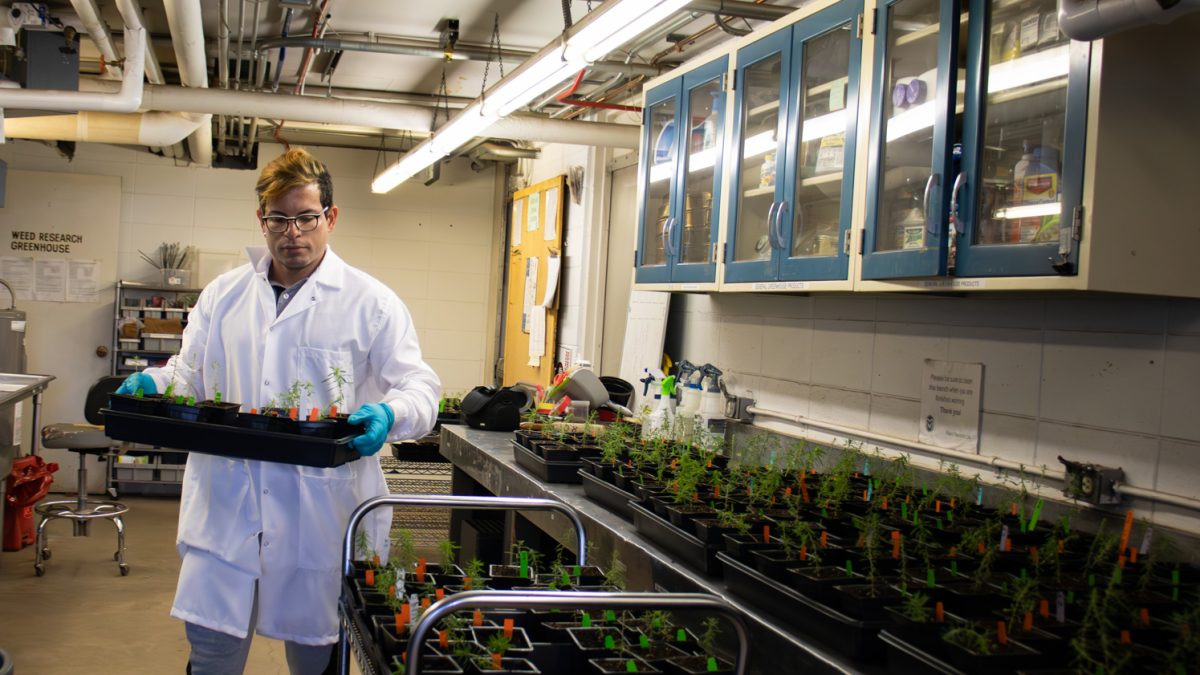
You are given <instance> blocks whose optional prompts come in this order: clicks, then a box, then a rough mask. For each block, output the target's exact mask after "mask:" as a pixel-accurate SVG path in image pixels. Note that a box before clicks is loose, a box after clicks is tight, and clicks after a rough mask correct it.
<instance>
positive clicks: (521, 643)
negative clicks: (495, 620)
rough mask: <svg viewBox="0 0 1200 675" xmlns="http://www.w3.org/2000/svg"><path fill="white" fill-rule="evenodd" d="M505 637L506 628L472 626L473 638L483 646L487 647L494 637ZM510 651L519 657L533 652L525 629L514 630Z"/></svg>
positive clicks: (509, 643)
mask: <svg viewBox="0 0 1200 675" xmlns="http://www.w3.org/2000/svg"><path fill="white" fill-rule="evenodd" d="M497 634H498V635H503V634H504V628H503V627H502V626H501V627H497V626H471V637H472V638H474V640H475V641H476V642H478V643H479V644H481V645H484V646H485V647H486V646H487V643H488V640H489V639H491V637H492V636H493V635H497ZM508 651H510V652H515V653H517V654H519V655H522V656H523V655H526V654H529V653H530V652H532V651H533V643H532V642H530V641H529V636H528V635H526V634H525V629H524V628H513V629H512V637H511V638H509V642H508Z"/></svg>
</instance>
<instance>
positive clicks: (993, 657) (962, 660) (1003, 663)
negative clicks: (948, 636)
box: [945, 639, 1041, 674]
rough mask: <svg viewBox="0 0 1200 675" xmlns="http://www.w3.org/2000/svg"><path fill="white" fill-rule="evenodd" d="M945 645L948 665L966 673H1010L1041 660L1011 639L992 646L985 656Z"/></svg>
mask: <svg viewBox="0 0 1200 675" xmlns="http://www.w3.org/2000/svg"><path fill="white" fill-rule="evenodd" d="M945 644H946V655H947V657H948V659H949V661H950V663H951V664H952V665H954V666H956V667H958V668H960V669H962V670H963V671H964V672H968V673H996V674H999V673H1012V672H1016V671H1017V670H1021V669H1024V668H1033V667H1035V666H1037V665H1039V662H1040V659H1041V655H1040V654H1038V653H1037V652H1036V651H1034V650H1033V649H1031V648H1029V647H1027V646H1025V645H1023V644H1021V643H1020V642H1017V641H1015V640H1011V639H1010V640H1009V641H1008V642H1007V644H1004V645H998V644H993V645H992V647H991V650H990V651H989V652H988V653H987V654H982V653H980V652H977V651H972V650H970V649H966V648H964V647H961V646H959V645H956V644H953V643H945Z"/></svg>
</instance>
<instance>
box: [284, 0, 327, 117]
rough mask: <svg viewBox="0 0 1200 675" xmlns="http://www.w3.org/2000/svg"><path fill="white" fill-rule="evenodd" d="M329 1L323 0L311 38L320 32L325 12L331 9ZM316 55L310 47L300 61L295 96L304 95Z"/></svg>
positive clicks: (315, 16) (293, 90) (315, 18)
mask: <svg viewBox="0 0 1200 675" xmlns="http://www.w3.org/2000/svg"><path fill="white" fill-rule="evenodd" d="M329 1H330V0H321V8H320V9H319V10H317V13H316V15H314V16H313V21H312V34H311V35H309V37H313V38H315V37H317V34H318V33H319V32H320V30H321V21H322V19H323V18H324V17H325V11H326V10H328V9H329ZM315 53H316V51H315V50H314V49H313V48H312V47H308V48H306V49H305V50H304V58H302V59H301V60H300V71H299V72H298V73H296V86H294V87H292V93H293V94H302V93H304V80H305V79H307V78H308V69H309V67H310V66H311V65H312V60H313V55H314V54H315Z"/></svg>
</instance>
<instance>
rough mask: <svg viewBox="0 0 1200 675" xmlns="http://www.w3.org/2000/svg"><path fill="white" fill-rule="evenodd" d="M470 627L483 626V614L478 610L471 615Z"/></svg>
mask: <svg viewBox="0 0 1200 675" xmlns="http://www.w3.org/2000/svg"><path fill="white" fill-rule="evenodd" d="M471 625H472V626H482V625H483V612H481V611H479V610H475V611H474V612H472V613H471Z"/></svg>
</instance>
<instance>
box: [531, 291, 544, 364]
mask: <svg viewBox="0 0 1200 675" xmlns="http://www.w3.org/2000/svg"><path fill="white" fill-rule="evenodd" d="M545 353H546V308H545V307H542V306H540V305H539V306H537V307H534V308H533V310H532V311H530V313H529V360H530V361H533V360H534V359H539V360H540V359H541V357H542V355H544V354H545ZM533 365H536V364H533Z"/></svg>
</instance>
